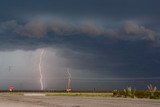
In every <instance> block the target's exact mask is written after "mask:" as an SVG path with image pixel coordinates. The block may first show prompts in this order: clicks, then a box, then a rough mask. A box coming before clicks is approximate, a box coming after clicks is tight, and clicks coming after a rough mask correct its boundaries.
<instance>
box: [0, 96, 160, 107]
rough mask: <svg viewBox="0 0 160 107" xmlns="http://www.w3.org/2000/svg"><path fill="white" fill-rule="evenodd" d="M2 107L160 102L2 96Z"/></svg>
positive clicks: (159, 103) (138, 106) (117, 106)
mask: <svg viewBox="0 0 160 107" xmlns="http://www.w3.org/2000/svg"><path fill="white" fill-rule="evenodd" d="M0 107H160V100H150V99H125V98H109V97H80V96H78V97H71V96H18V95H0Z"/></svg>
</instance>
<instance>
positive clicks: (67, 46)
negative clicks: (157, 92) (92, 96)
mask: <svg viewBox="0 0 160 107" xmlns="http://www.w3.org/2000/svg"><path fill="white" fill-rule="evenodd" d="M159 4H160V1H159V0H0V89H7V88H8V86H11V85H13V86H15V87H16V88H17V89H40V83H39V78H40V75H39V71H38V64H39V57H40V52H41V50H43V49H44V50H45V53H44V55H43V58H42V72H43V76H44V79H43V82H44V84H45V89H55V90H56V89H65V88H66V83H67V77H68V75H67V73H66V69H67V68H69V69H70V72H71V74H72V88H73V89H82V90H83V89H90V90H91V89H93V88H96V89H122V88H125V87H127V86H132V87H135V88H139V89H146V86H147V85H148V84H153V85H156V86H157V87H158V88H160V84H159V83H158V82H159V81H160V20H159V19H160V6H159Z"/></svg>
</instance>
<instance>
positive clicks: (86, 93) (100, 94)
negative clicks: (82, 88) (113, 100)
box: [46, 92, 113, 97]
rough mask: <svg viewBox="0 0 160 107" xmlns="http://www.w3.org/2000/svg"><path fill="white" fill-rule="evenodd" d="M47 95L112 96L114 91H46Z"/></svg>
mask: <svg viewBox="0 0 160 107" xmlns="http://www.w3.org/2000/svg"><path fill="white" fill-rule="evenodd" d="M46 96H86V97H112V96H113V93H93V92H82V93H81V92H69V93H67V92H62V93H46Z"/></svg>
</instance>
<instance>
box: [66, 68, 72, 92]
mask: <svg viewBox="0 0 160 107" xmlns="http://www.w3.org/2000/svg"><path fill="white" fill-rule="evenodd" d="M67 74H68V84H67V89H68V90H70V89H71V73H70V72H69V69H68V68H67Z"/></svg>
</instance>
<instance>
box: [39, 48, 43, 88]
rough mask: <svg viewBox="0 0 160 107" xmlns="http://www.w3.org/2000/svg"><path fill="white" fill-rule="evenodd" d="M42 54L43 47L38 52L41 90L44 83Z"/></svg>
mask: <svg viewBox="0 0 160 107" xmlns="http://www.w3.org/2000/svg"><path fill="white" fill-rule="evenodd" d="M43 54H44V49H43V50H42V51H41V53H40V57H39V58H40V59H39V74H40V84H41V90H43V89H44V85H43V74H42V66H41V64H42V57H43Z"/></svg>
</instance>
